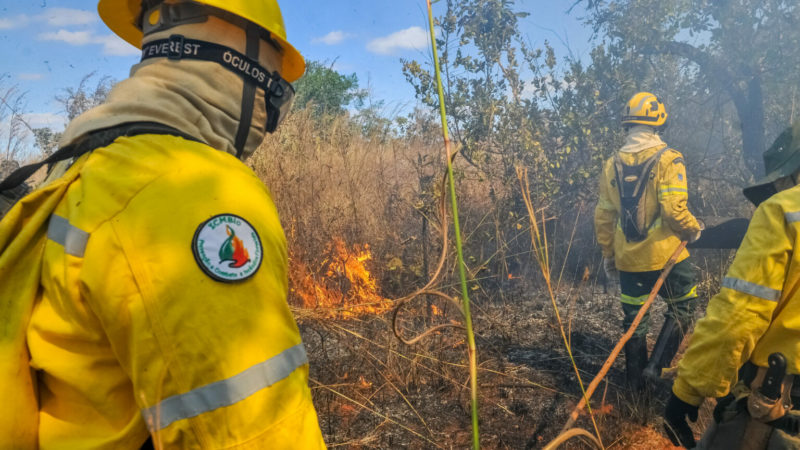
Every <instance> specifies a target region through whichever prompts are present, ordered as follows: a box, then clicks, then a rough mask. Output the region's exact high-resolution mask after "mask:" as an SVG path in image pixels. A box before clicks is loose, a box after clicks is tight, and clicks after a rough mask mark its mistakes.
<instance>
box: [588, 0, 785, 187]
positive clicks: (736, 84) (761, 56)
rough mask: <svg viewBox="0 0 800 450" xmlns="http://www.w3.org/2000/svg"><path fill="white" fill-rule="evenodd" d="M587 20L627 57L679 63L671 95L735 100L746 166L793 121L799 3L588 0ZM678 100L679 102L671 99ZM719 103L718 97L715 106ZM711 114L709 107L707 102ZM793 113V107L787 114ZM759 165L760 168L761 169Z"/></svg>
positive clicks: (661, 63)
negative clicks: (677, 86) (676, 86)
mask: <svg viewBox="0 0 800 450" xmlns="http://www.w3.org/2000/svg"><path fill="white" fill-rule="evenodd" d="M583 3H584V4H585V6H586V7H587V10H589V11H590V17H589V19H588V24H590V25H592V26H593V28H594V30H595V31H596V32H597V33H599V34H601V35H603V36H604V37H606V38H607V39H608V41H609V44H610V46H612V47H614V48H616V49H617V51H618V52H619V53H620V55H624V58H625V59H627V60H628V61H630V63H631V67H638V66H641V64H642V63H647V64H650V65H653V66H656V67H659V68H660V69H661V68H662V66H668V65H669V64H670V61H676V60H677V61H680V62H681V63H683V66H682V67H678V68H674V67H673V68H671V67H664V69H672V70H674V71H673V72H672V73H671V75H678V77H679V78H681V80H680V81H682V82H683V83H682V84H683V85H682V86H681V87H682V91H676V98H675V99H673V100H679V101H683V100H685V101H687V102H690V101H693V100H695V101H696V99H697V95H698V94H700V95H703V96H704V97H707V98H708V97H712V96H713V95H724V96H725V99H726V101H729V102H731V103H732V106H733V108H734V109H735V113H736V118H737V119H738V122H739V124H738V128H739V131H740V133H741V143H740V144H738V143H737V144H738V145H737V147H741V148H742V149H743V151H744V156H745V158H746V160H747V161H748V166H749V167H751V168H753V169H755V168H760V167H761V153H762V152H763V150H764V149H765V148H766V143H767V142H768V140H767V136H769V137H771V136H774V135H776V134H777V133H778V132H779V131H780V130H781V129H783V128H784V127H785V126H786V125H787V124H788V123H789V121H790V120H791V112H790V111H792V106H793V105H794V103H795V95H794V89H795V87H796V86H797V85H798V83H799V82H800V71H798V70H797V68H798V67H800V52H798V51H797V48H798V46H800V28H798V26H797V24H798V23H800V5H798V4H797V2H787V1H785V0H726V1H713V0H703V1H688V0H682V1H671V2H664V1H659V0H616V1H611V2H609V1H605V0H583ZM673 103H675V102H674V101H673ZM710 106H712V107H717V108H718V107H719V106H720V105H719V103H716V104H712V105H710ZM704 112H705V114H707V115H711V114H714V113H718V112H720V111H714V110H712V108H711V107H707V108H705V111H704ZM787 112H789V114H787ZM756 172H758V171H756Z"/></svg>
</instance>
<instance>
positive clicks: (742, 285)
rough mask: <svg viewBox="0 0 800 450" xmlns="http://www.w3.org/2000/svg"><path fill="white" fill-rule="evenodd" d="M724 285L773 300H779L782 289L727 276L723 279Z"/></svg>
mask: <svg viewBox="0 0 800 450" xmlns="http://www.w3.org/2000/svg"><path fill="white" fill-rule="evenodd" d="M722 287H726V288H728V289H733V290H734V291H739V292H741V293H743V294H748V295H752V296H753V297H758V298H763V299H764V300H769V301H772V302H777V301H778V300H779V299H780V298H781V291H779V290H777V289H772V288H769V287H766V286H761V285H760V284H755V283H751V282H749V281H744V280H740V279H738V278H731V277H725V279H723V280H722Z"/></svg>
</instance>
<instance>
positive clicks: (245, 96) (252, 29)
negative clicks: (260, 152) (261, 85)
mask: <svg viewBox="0 0 800 450" xmlns="http://www.w3.org/2000/svg"><path fill="white" fill-rule="evenodd" d="M245 32H246V34H247V45H246V50H245V55H246V56H247V57H248V58H250V59H252V60H254V61H258V54H259V47H260V43H261V39H260V36H259V35H260V33H259V29H258V27H257V26H256V25H254V24H251V23H248V24H247V28H246V29H245ZM255 104H256V85H255V84H254V83H248V82H247V81H245V82H244V83H243V87H242V112H241V114H240V115H239V129H238V130H237V131H236V140H235V141H234V144H233V147H234V148H235V149H236V157H237V158H241V157H242V155H243V154H244V147H245V145H246V144H247V136H248V135H249V134H250V124H251V123H252V122H253V108H255Z"/></svg>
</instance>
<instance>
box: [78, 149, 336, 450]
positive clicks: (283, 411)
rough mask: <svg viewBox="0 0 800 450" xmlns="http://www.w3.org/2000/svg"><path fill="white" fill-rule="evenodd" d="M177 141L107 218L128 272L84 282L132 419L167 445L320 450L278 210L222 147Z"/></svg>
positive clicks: (262, 189) (258, 183) (256, 183)
mask: <svg viewBox="0 0 800 450" xmlns="http://www.w3.org/2000/svg"><path fill="white" fill-rule="evenodd" d="M166 139H167V138H162V140H166ZM168 143H172V142H168ZM156 144H161V142H160V141H156ZM185 147H187V149H185V150H184V149H183V148H181V147H177V146H176V148H174V149H173V150H172V151H173V153H176V154H177V153H178V152H182V153H180V155H179V156H180V157H181V159H179V161H181V162H182V163H183V167H185V169H184V170H181V171H172V172H169V173H167V174H164V175H163V176H161V177H160V178H158V179H157V180H156V181H153V182H152V183H150V184H149V185H148V186H147V187H146V188H145V189H142V190H141V191H139V192H138V193H137V194H136V196H135V197H134V198H133V199H132V200H131V201H130V202H128V205H127V207H126V208H125V210H124V211H122V212H121V213H119V214H118V215H117V216H116V217H115V219H114V220H113V221H111V223H110V227H111V233H113V236H114V239H115V240H116V241H118V244H117V245H118V247H119V248H120V249H121V250H120V252H121V253H122V254H124V257H125V260H126V264H125V265H124V266H126V267H129V268H130V272H131V274H130V276H126V277H124V280H125V281H120V280H121V279H123V278H122V277H121V275H118V276H117V277H116V278H115V282H114V283H105V284H102V281H103V279H104V278H103V274H102V273H98V275H97V276H98V277H99V279H98V280H97V281H96V282H94V283H92V285H93V286H96V287H99V288H100V289H102V294H103V295H100V296H95V297H97V299H99V300H102V302H100V301H98V302H97V304H98V306H97V309H98V310H99V309H101V308H102V309H104V310H105V311H104V312H103V313H102V314H99V315H100V316H101V317H102V318H103V319H102V320H104V322H107V323H108V324H109V327H107V328H108V329H109V330H113V332H111V331H109V338H110V341H111V343H112V346H113V347H114V348H115V353H116V354H118V355H119V360H120V364H121V365H122V366H123V367H125V368H126V370H127V371H128V372H129V373H130V376H131V382H132V386H133V390H134V395H135V400H136V401H137V402H138V404H139V408H140V410H141V416H142V417H143V419H144V422H145V424H146V425H147V428H148V429H149V431H150V433H151V435H152V436H153V440H154V442H156V443H159V442H160V443H161V445H163V447H164V448H174V447H182V448H229V449H234V448H236V449H238V448H274V449H288V448H322V447H324V442H323V441H322V436H321V432H320V429H319V425H318V424H317V416H316V413H315V411H314V408H313V405H312V403H311V393H310V390H309V388H308V385H307V382H308V363H307V361H308V360H307V356H306V353H305V349H304V347H303V344H302V342H301V337H300V333H299V330H298V328H297V325H296V323H295V321H294V319H293V317H292V314H291V311H290V310H289V306H288V304H287V303H286V295H287V291H288V286H287V272H286V271H287V260H286V257H287V255H286V242H285V239H284V236H283V232H282V230H281V225H280V221H279V220H278V214H277V210H276V208H275V206H274V204H273V202H272V200H271V199H270V197H269V193H268V192H267V190H266V188H265V187H264V186H263V185H262V184H261V183H260V181H259V180H258V179H257V178H256V177H255V175H254V174H252V172H250V171H249V170H248V169H247V168H246V167H244V166H243V165H242V164H241V163H240V162H238V161H237V160H236V159H235V158H233V157H232V156H231V155H228V154H226V153H223V152H217V151H213V150H211V149H208V148H207V147H204V146H201V144H191V146H190V145H189V144H187V145H185ZM197 150H200V151H197ZM221 180H223V181H224V182H223V181H221ZM98 272H100V271H98ZM157 446H158V444H157Z"/></svg>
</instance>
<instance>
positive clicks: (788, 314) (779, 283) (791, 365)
mask: <svg viewBox="0 0 800 450" xmlns="http://www.w3.org/2000/svg"><path fill="white" fill-rule="evenodd" d="M798 239H800V187H794V188H792V189H789V190H786V191H783V192H780V193H778V194H775V195H773V196H772V197H771V198H769V199H768V200H766V201H765V202H764V203H762V204H761V205H760V206H759V207H758V209H756V211H755V213H754V214H753V219H752V220H751V222H750V226H749V228H748V229H747V234H746V235H745V237H744V240H743V241H742V244H741V246H740V247H739V250H738V251H737V252H736V257H735V258H734V261H733V264H732V265H731V267H730V269H729V270H728V273H727V274H726V275H725V278H724V279H723V280H722V287H721V289H720V292H719V293H718V294H717V295H715V296H714V297H713V298H712V299H711V300H710V301H709V303H708V308H707V310H706V316H705V317H704V318H702V319H700V320H699V321H698V322H697V325H696V326H695V330H694V334H693V335H692V338H691V341H690V343H689V348H688V350H687V351H686V353H685V354H684V356H683V358H682V359H681V361H680V364H679V365H678V378H677V380H675V384H674V385H673V392H674V393H675V395H677V396H678V397H679V398H680V399H682V400H683V401H685V402H687V403H691V404H693V405H699V404H700V403H701V402H702V401H703V398H704V397H722V396H724V395H726V394H727V393H728V392H729V391H730V389H731V387H732V386H733V385H734V384H735V383H736V381H737V379H736V378H737V371H738V369H739V368H740V367H741V366H742V365H744V363H745V362H747V361H748V360H749V361H751V362H752V363H753V364H755V365H757V366H760V367H767V358H768V357H769V355H770V354H772V353H775V352H781V353H783V355H784V356H785V357H786V361H787V372H788V373H791V374H795V375H797V374H800V252H798V251H797V250H796V249H797V248H800V245H799V244H800V241H799V240H798Z"/></svg>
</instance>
